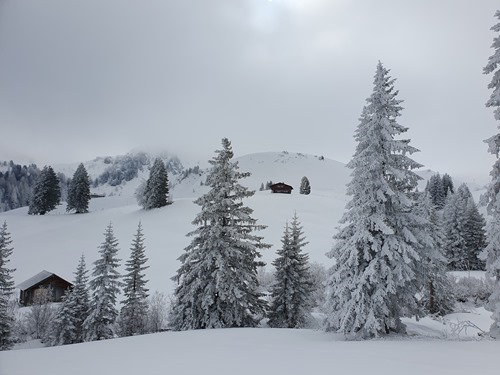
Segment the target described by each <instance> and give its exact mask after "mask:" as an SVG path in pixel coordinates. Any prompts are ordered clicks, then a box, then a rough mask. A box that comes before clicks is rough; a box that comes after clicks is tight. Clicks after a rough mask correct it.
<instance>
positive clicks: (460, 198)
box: [443, 184, 486, 270]
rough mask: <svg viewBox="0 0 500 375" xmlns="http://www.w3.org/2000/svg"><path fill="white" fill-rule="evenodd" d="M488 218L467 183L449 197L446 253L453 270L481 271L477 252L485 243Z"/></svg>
mask: <svg viewBox="0 0 500 375" xmlns="http://www.w3.org/2000/svg"><path fill="white" fill-rule="evenodd" d="M485 225H486V224H485V221H484V218H483V216H482V215H481V214H480V213H479V211H478V209H477V206H476V204H475V202H474V199H473V197H472V194H471V192H470V190H469V188H468V187H467V185H465V184H462V185H460V186H459V187H458V189H457V192H456V193H455V194H451V195H449V196H448V197H447V199H446V204H445V206H444V209H443V227H444V243H443V248H444V253H445V256H446V258H447V259H448V268H449V269H450V270H482V269H484V262H483V261H482V260H480V259H479V258H478V255H479V254H480V253H481V251H483V249H484V247H485V246H486V236H485V230H484V227H485Z"/></svg>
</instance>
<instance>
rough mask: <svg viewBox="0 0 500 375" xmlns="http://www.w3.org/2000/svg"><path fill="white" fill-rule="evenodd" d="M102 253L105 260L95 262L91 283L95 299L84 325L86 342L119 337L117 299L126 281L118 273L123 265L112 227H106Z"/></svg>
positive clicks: (101, 248) (102, 258)
mask: <svg viewBox="0 0 500 375" xmlns="http://www.w3.org/2000/svg"><path fill="white" fill-rule="evenodd" d="M99 253H100V255H101V257H100V258H99V259H97V260H96V261H95V262H94V270H93V272H92V276H93V279H92V280H91V281H90V289H91V291H92V298H91V301H90V314H89V316H88V317H87V319H85V322H84V330H85V341H96V340H106V339H110V338H113V337H114V336H115V334H116V332H115V321H116V318H117V316H118V310H117V309H116V307H115V305H116V296H117V295H118V294H119V293H120V287H121V286H122V282H121V281H120V277H121V276H120V274H119V272H118V270H117V268H118V267H119V262H120V259H117V258H116V255H117V254H118V240H117V239H116V237H115V235H114V233H113V226H112V225H111V224H109V225H108V227H107V228H106V232H105V233H104V242H103V243H102V244H101V245H100V246H99Z"/></svg>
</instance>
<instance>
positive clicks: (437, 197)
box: [425, 173, 446, 210]
mask: <svg viewBox="0 0 500 375" xmlns="http://www.w3.org/2000/svg"><path fill="white" fill-rule="evenodd" d="M425 190H426V191H427V192H428V193H429V195H430V198H431V200H432V203H433V204H434V206H435V207H436V208H437V209H438V210H441V209H442V208H443V207H444V203H445V198H446V195H445V191H444V186H443V179H442V178H441V176H440V175H439V173H438V174H435V175H433V176H431V178H429V181H428V182H427V186H426V187H425Z"/></svg>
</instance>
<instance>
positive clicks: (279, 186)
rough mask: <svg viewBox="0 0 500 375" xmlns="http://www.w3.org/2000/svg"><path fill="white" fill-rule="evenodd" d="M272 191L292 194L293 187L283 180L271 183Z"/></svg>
mask: <svg viewBox="0 0 500 375" xmlns="http://www.w3.org/2000/svg"><path fill="white" fill-rule="evenodd" d="M270 188H271V190H272V192H273V193H281V194H292V190H293V187H291V186H290V185H287V184H285V183H284V182H278V183H276V184H272V185H271V186H270Z"/></svg>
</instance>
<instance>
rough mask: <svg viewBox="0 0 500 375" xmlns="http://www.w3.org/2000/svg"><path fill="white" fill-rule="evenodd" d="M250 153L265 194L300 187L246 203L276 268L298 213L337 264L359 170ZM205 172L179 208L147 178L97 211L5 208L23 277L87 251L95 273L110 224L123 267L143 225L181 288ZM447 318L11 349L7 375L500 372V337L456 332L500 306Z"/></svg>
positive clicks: (154, 252)
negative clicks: (361, 332) (153, 194)
mask: <svg viewBox="0 0 500 375" xmlns="http://www.w3.org/2000/svg"><path fill="white" fill-rule="evenodd" d="M239 160H240V167H241V171H250V172H252V176H251V177H250V178H248V179H246V180H243V181H242V183H244V184H245V185H247V186H249V187H250V188H251V189H255V190H258V189H259V187H260V185H261V183H264V184H265V183H266V182H267V181H269V180H272V181H273V182H285V183H287V184H291V185H292V186H294V188H295V190H294V191H293V193H292V194H291V195H281V194H271V193H270V192H269V191H257V193H256V194H255V196H254V197H252V198H250V199H248V200H247V201H246V204H247V205H248V206H249V207H251V208H253V209H254V215H253V216H254V217H255V218H257V219H258V223H259V224H263V225H267V226H268V228H267V229H266V230H264V231H262V232H260V233H259V234H260V235H262V236H264V238H265V242H267V243H270V244H272V245H273V247H272V248H271V249H269V250H265V251H264V252H263V260H264V261H265V262H266V263H267V264H268V266H267V268H268V270H270V269H271V266H270V263H271V262H272V260H273V259H274V258H275V251H276V250H277V249H278V248H279V247H280V245H281V243H280V238H281V236H282V233H283V229H284V226H285V222H286V221H287V220H290V219H291V218H292V216H293V214H294V212H295V211H296V212H297V215H298V217H299V220H300V221H301V222H302V225H303V227H304V234H305V235H306V237H307V240H308V241H309V244H308V245H307V246H306V247H305V251H306V252H308V253H309V255H310V260H311V261H315V262H319V263H321V264H324V265H325V266H326V267H329V266H330V265H331V260H330V259H328V258H327V257H326V256H325V253H326V252H327V251H328V250H329V249H330V248H331V245H332V235H333V234H334V233H335V227H336V226H337V225H338V221H339V219H340V217H341V216H342V214H343V212H344V206H345V203H346V201H347V200H346V197H345V195H344V192H345V185H346V183H347V182H348V181H349V170H347V169H346V168H345V167H344V166H343V165H342V164H341V163H338V162H335V161H332V160H327V159H325V160H322V159H321V158H320V157H315V156H306V155H301V154H293V153H264V154H254V155H248V156H245V157H243V158H240V159H239ZM95 169H96V170H98V169H99V168H98V166H96V167H95ZM67 173H68V172H67ZM89 173H91V171H89ZM303 176H307V177H308V179H309V180H310V182H311V188H312V190H311V195H308V196H305V195H300V194H299V193H298V190H299V184H300V179H301V178H302V177H303ZM92 177H95V176H92ZM203 178H204V177H203V176H196V177H195V178H190V179H188V180H186V181H183V182H182V183H181V184H179V185H177V186H176V187H175V188H174V189H173V191H172V195H173V198H174V203H173V204H172V205H170V206H167V207H164V208H161V209H157V210H151V211H147V212H146V211H144V210H142V209H141V208H140V207H139V206H138V205H137V204H136V202H135V198H134V197H133V191H134V190H135V187H136V186H137V185H138V183H139V179H138V180H136V181H132V182H130V183H129V184H127V185H124V186H121V187H120V188H119V189H116V188H113V190H109V191H108V192H107V193H108V195H109V193H110V192H113V193H114V194H115V195H114V196H108V197H106V198H99V199H93V200H92V201H91V205H90V211H91V212H90V213H88V214H83V215H74V214H67V213H66V212H65V206H64V205H61V206H60V207H59V208H58V209H57V210H55V211H52V212H50V213H49V214H47V215H45V216H29V215H27V208H21V209H18V210H14V211H10V212H5V213H0V222H2V223H3V221H7V224H8V230H9V232H10V233H11V236H12V240H13V247H14V252H13V254H12V257H11V263H10V264H9V266H10V267H12V268H16V269H17V270H16V272H15V273H14V278H15V282H16V284H18V283H21V282H22V281H24V280H26V279H28V278H29V277H31V276H33V275H35V274H36V273H38V272H40V271H41V270H47V271H50V272H54V273H56V274H58V275H60V276H61V277H63V278H66V279H68V280H70V281H72V280H73V272H74V271H75V269H76V266H77V263H78V260H79V257H80V255H81V254H82V253H83V254H85V257H86V261H87V268H88V269H92V262H94V261H95V260H96V259H97V255H98V253H97V247H98V246H99V244H100V243H101V242H102V241H103V239H104V236H103V233H104V230H105V228H106V226H107V225H108V224H109V223H110V222H112V224H113V227H114V231H115V235H116V237H117V238H118V240H119V243H120V246H119V247H120V252H119V257H120V258H121V259H122V260H123V261H122V264H123V263H124V261H125V260H126V259H128V257H129V248H130V244H131V241H132V238H133V235H134V234H135V231H136V228H137V224H138V223H139V221H141V222H142V226H143V229H144V235H145V244H146V255H147V256H148V257H149V266H150V268H149V269H148V270H147V272H146V276H147V278H148V279H149V284H148V287H149V289H150V291H151V292H154V291H156V290H157V291H160V292H163V293H165V294H166V295H168V294H171V293H172V290H173V282H172V281H171V279H170V278H171V277H172V276H173V275H174V274H175V271H176V270H177V268H178V267H179V265H180V263H179V262H178V261H177V258H178V257H179V256H180V255H181V254H182V252H183V249H184V247H185V246H187V245H188V244H189V241H190V238H188V237H186V233H188V232H190V231H191V230H193V229H194V227H193V226H192V225H191V221H192V220H193V219H194V217H195V215H196V214H197V213H198V212H199V207H198V206H197V205H195V204H193V198H194V197H196V196H199V195H200V194H201V193H203V191H204V188H205V187H204V186H202V184H201V181H202V180H203ZM100 191H102V190H100ZM121 271H123V268H121ZM471 276H474V277H481V274H478V275H475V274H474V275H471ZM446 319H447V321H445V322H443V321H435V320H432V319H429V318H425V319H422V320H420V321H418V322H417V321H415V320H406V321H405V322H406V323H407V325H408V331H409V335H408V337H390V338H386V339H384V340H371V341H366V342H346V341H343V339H342V337H341V336H340V335H336V334H331V333H324V332H321V331H314V330H286V329H268V328H258V329H224V330H210V331H193V332H165V333H160V334H152V335H145V336H139V337H133V338H122V339H116V340H108V341H103V342H92V343H84V344H78V345H69V346H63V347H54V348H39V349H21V350H13V351H7V352H0V375H17V374H19V375H28V374H42V375H43V374H47V375H49V374H50V375H58V374H93V375H97V374H120V375H127V374H134V375H136V374H138V373H143V374H168V373H173V374H197V373H200V372H203V373H206V374H254V373H263V374H309V373H310V374H335V373H341V374H398V375H400V374H453V375H459V374H468V375H469V374H481V375H483V374H499V373H500V371H499V370H498V358H499V353H500V343H499V342H496V341H491V340H488V339H480V338H479V336H478V335H477V333H478V332H479V331H478V330H477V329H475V328H471V327H469V328H467V329H465V327H462V328H463V329H461V330H460V329H457V325H460V322H464V321H471V322H472V323H473V324H474V325H476V326H477V327H479V328H480V329H481V330H488V329H489V326H490V324H491V321H490V319H489V313H488V312H486V311H484V309H482V308H481V309H471V310H470V311H468V312H461V313H456V314H451V315H449V316H447V317H446ZM30 345H33V343H31V344H30ZM35 346H36V345H35ZM25 347H27V346H25Z"/></svg>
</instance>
